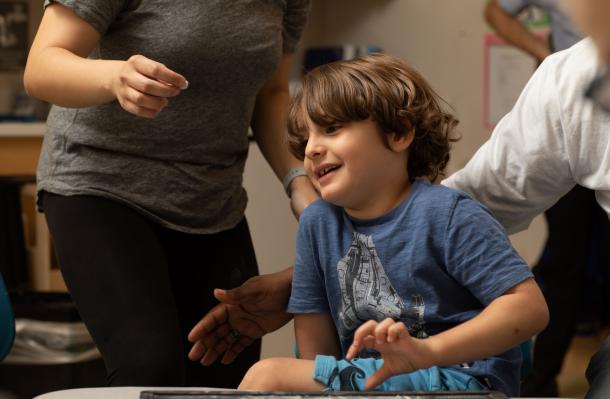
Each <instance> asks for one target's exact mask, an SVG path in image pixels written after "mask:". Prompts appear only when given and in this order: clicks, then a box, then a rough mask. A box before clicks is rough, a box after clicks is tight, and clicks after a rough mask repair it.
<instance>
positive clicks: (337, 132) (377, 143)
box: [304, 120, 408, 218]
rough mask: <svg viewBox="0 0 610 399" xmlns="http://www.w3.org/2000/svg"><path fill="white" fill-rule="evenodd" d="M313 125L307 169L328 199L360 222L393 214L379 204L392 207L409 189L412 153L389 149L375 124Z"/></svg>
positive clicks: (311, 125) (321, 192) (362, 122)
mask: <svg viewBox="0 0 610 399" xmlns="http://www.w3.org/2000/svg"><path fill="white" fill-rule="evenodd" d="M308 125H309V129H308V133H309V136H308V140H307V146H306V148H305V161H304V163H305V170H307V173H308V174H309V176H310V177H311V180H312V181H313V182H314V185H315V186H316V188H317V189H318V190H319V192H320V194H321V196H322V198H323V199H324V200H326V201H328V202H332V203H333V204H335V205H338V206H342V207H343V208H345V210H346V211H347V212H348V213H349V214H350V215H352V216H355V217H360V218H366V217H374V216H379V215H375V214H371V212H370V211H373V210H377V211H383V213H385V212H387V211H389V209H387V210H385V209H384V210H380V209H379V204H380V203H387V202H388V201H389V202H392V199H393V198H392V197H393V196H396V193H397V192H398V191H400V190H401V189H402V188H403V187H404V184H405V182H406V183H407V184H408V176H407V170H406V159H407V158H406V153H405V151H406V148H403V149H402V150H401V151H397V150H396V149H392V148H388V146H387V145H386V144H385V143H384V140H383V138H382V133H381V132H380V129H379V127H378V125H377V124H376V123H375V122H374V121H372V120H365V121H359V122H349V123H344V124H337V125H333V126H330V127H327V128H324V127H321V126H317V125H315V124H313V123H312V122H311V121H309V124H308ZM390 141H391V140H390ZM390 147H393V144H392V143H391V144H390ZM401 148H402V147H401ZM390 209H391V208H390ZM373 213H374V211H373ZM383 213H382V214H383Z"/></svg>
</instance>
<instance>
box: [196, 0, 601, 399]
mask: <svg viewBox="0 0 610 399" xmlns="http://www.w3.org/2000/svg"><path fill="white" fill-rule="evenodd" d="M571 5H572V9H573V15H574V17H575V20H576V21H577V22H580V26H581V28H582V30H583V31H584V32H585V33H587V34H589V35H590V36H591V38H592V39H585V40H583V41H582V42H580V43H578V44H576V45H575V46H574V47H572V48H570V49H568V50H565V51H563V52H560V53H556V54H554V55H551V56H550V57H548V58H547V59H546V60H545V61H544V62H543V63H542V65H541V66H540V67H539V68H538V70H537V71H536V73H535V74H534V75H533V76H532V78H531V80H530V81H529V83H528V84H527V86H526V88H525V89H524V91H523V93H522V94H521V96H520V98H519V100H518V101H517V104H516V106H515V108H514V109H513V110H512V111H511V112H510V113H509V114H508V115H506V116H505V117H504V118H503V119H502V121H501V122H500V123H499V124H498V126H497V127H496V129H495V130H494V132H493V134H492V136H491V138H490V139H489V141H488V142H486V143H485V144H484V145H483V146H482V147H481V148H480V149H479V151H478V152H477V153H476V154H475V156H474V157H473V158H472V160H471V161H470V162H469V163H468V164H467V165H466V167H464V169H462V170H461V171H459V172H457V173H456V174H454V175H452V176H451V177H450V178H449V179H447V180H446V181H445V182H444V183H445V184H447V185H449V186H451V187H455V188H459V189H461V190H464V191H467V192H469V193H470V194H471V195H472V196H474V197H475V198H476V199H478V200H479V201H481V202H482V203H484V204H485V205H487V206H488V207H489V208H490V209H491V210H492V211H493V213H494V214H495V216H496V217H497V218H498V219H499V220H500V222H501V223H503V224H504V226H505V227H506V229H507V230H508V232H509V233H514V232H517V231H520V230H523V229H525V228H527V227H528V225H529V224H530V222H531V220H532V219H533V218H534V217H535V216H536V215H538V214H539V213H541V212H543V211H544V210H545V209H547V208H549V207H550V206H552V205H553V204H554V203H555V202H556V201H557V200H558V199H559V198H561V196H562V195H564V194H565V193H566V192H568V191H569V190H570V189H571V188H572V187H573V186H574V185H576V184H580V185H581V186H584V187H588V188H590V189H592V190H595V192H596V198H597V201H598V203H599V204H600V206H601V207H602V208H603V209H604V210H605V211H606V213H608V214H609V215H610V89H609V86H610V75H609V74H608V71H609V69H610V68H609V66H610V23H608V21H610V1H608V0H571ZM594 43H595V44H596V45H597V51H596V46H594ZM596 77H598V79H596ZM600 77H601V78H600ZM594 80H595V81H596V82H597V84H596V85H595V87H597V88H599V87H602V90H600V91H596V92H595V94H594V95H593V97H594V99H589V98H586V97H585V92H586V91H587V90H589V89H590V88H591V87H592V86H591V83H592V82H593V81H594ZM604 82H605V85H604ZM604 87H605V88H606V90H607V91H604V90H603V88H604ZM604 107H605V108H606V111H605V110H604ZM291 278H292V268H289V269H286V270H285V271H282V272H279V273H275V274H271V275H266V276H258V277H255V278H253V279H250V280H248V281H247V282H246V283H244V284H243V285H242V286H241V287H239V288H236V289H233V290H228V291H227V290H216V291H215V295H216V297H217V298H218V299H219V300H220V301H222V302H223V303H221V304H219V305H218V306H217V307H216V308H214V309H213V310H212V311H210V313H208V314H207V315H206V316H205V317H204V318H203V319H202V320H201V321H200V322H199V323H198V324H197V325H196V326H195V328H193V330H192V331H191V334H190V335H189V339H190V340H191V341H192V342H196V344H195V346H194V348H193V350H192V351H191V358H192V359H199V358H203V359H205V362H206V363H209V362H211V361H213V360H214V359H216V358H217V357H218V356H219V355H221V354H222V353H226V357H225V361H231V360H232V359H234V358H235V356H237V354H239V352H241V351H242V350H243V349H244V346H245V345H247V344H248V343H249V342H251V339H252V338H255V337H257V336H261V335H263V334H264V333H267V332H270V331H273V330H275V329H277V328H279V327H280V326H281V325H283V324H284V323H285V322H286V320H287V319H288V318H289V316H287V315H286V314H285V312H284V309H285V304H286V303H287V301H288V297H289V295H290V281H291ZM237 334H239V335H240V336H241V338H240V339H239V340H237V341H236V342H234V341H233V338H231V337H234V336H236V335H237ZM232 342H234V343H232ZM587 378H588V380H589V383H590V390H589V392H588V394H587V396H586V397H587V398H588V399H590V398H595V399H597V398H604V399H605V398H607V397H608V394H609V393H610V338H609V339H607V340H606V342H604V344H603V345H602V346H601V347H600V349H599V350H598V352H597V353H596V354H595V356H594V357H593V358H592V359H591V362H590V364H589V367H588V369H587Z"/></svg>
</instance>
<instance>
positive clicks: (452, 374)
mask: <svg viewBox="0 0 610 399" xmlns="http://www.w3.org/2000/svg"><path fill="white" fill-rule="evenodd" d="M456 124H457V121H456V119H454V118H453V116H452V115H450V114H448V113H445V112H443V110H442V109H441V107H440V105H439V99H438V97H437V95H436V94H435V93H434V92H433V91H432V89H431V88H430V87H429V85H428V84H427V83H426V81H425V80H424V79H423V78H422V77H421V76H420V75H419V74H418V73H417V72H416V71H414V70H413V69H412V68H411V67H410V66H409V65H407V64H405V63H404V62H402V61H400V60H398V59H396V58H393V57H391V56H388V55H380V54H379V55H371V56H367V57H362V58H358V59H355V60H351V61H341V62H336V63H332V64H327V65H324V66H321V67H319V68H317V69H315V70H313V71H312V72H310V73H309V74H308V75H306V76H305V77H304V79H303V83H302V87H301V89H300V91H299V92H298V93H297V95H296V96H295V98H294V100H293V103H292V105H291V109H290V114H289V141H290V145H291V148H292V150H293V152H294V153H295V154H296V155H298V156H300V157H301V158H304V166H305V169H306V171H307V173H308V175H309V177H310V178H311V180H312V181H313V182H314V184H315V185H316V187H317V189H318V190H319V192H320V195H321V196H322V199H323V200H320V201H317V202H315V203H313V204H312V205H310V206H309V207H308V208H306V209H305V212H304V213H303V214H302V215H301V218H300V224H299V231H298V238H297V256H296V263H295V268H294V277H293V285H292V293H291V298H290V303H289V306H288V311H289V312H291V313H294V315H295V316H294V323H295V333H296V339H297V347H298V350H299V357H300V358H299V359H267V360H263V361H261V362H259V363H257V364H255V365H254V366H253V367H252V368H251V369H250V370H249V371H248V373H247V374H246V376H245V377H244V379H243V381H242V383H241V385H240V389H246V390H267V391H269V390H278V391H315V390H323V389H330V390H363V389H372V388H375V387H378V389H381V390H385V391H399V390H400V391H403V390H417V391H435V390H481V389H495V390H499V391H503V392H505V393H506V394H508V395H509V396H517V395H518V393H519V378H520V377H519V368H520V363H521V353H520V350H519V347H518V345H519V343H520V342H522V341H525V340H527V339H528V338H529V337H531V336H532V335H534V334H536V333H537V332H539V331H541V330H542V329H543V328H544V327H545V325H546V323H547V320H548V311H547V308H546V304H545V302H544V299H543V296H542V294H541V292H540V290H539V289H538V286H537V285H536V284H535V282H534V280H533V279H532V275H531V273H530V271H529V269H528V267H527V265H526V264H525V262H524V261H523V260H522V259H521V258H520V257H519V256H518V255H517V254H516V253H515V251H514V250H513V248H512V246H511V244H510V242H509V240H508V238H507V237H506V234H505V232H504V230H503V229H502V227H501V226H500V225H499V224H498V223H497V222H496V221H495V220H494V219H493V217H492V216H491V215H490V213H489V212H488V211H487V209H486V208H484V207H483V206H482V205H480V204H479V203H477V202H475V201H473V200H472V199H471V198H470V197H468V196H467V195H466V194H464V193H462V192H459V191H455V190H452V189H449V188H447V187H444V186H440V185H432V184H430V181H433V180H435V179H436V178H437V177H438V175H439V174H440V173H441V172H442V170H443V169H444V167H445V166H446V164H447V161H448V160H449V148H450V142H451V141H454V139H452V138H451V135H452V132H453V128H454V127H455V125H456ZM352 341H353V344H352ZM350 344H352V345H351V346H350ZM356 356H359V357H356ZM380 356H381V357H382V358H383V359H380ZM345 358H346V359H345ZM314 359H315V360H314ZM338 359H343V360H338ZM367 377H368V380H367ZM389 377H391V378H389ZM365 381H366V383H365Z"/></svg>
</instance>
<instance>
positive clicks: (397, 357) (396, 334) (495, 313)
mask: <svg viewBox="0 0 610 399" xmlns="http://www.w3.org/2000/svg"><path fill="white" fill-rule="evenodd" d="M548 318H549V315H548V309H547V306H546V302H545V301H544V297H543V296H542V293H541V292H540V289H539V288H538V285H537V284H536V283H535V282H534V280H533V279H528V280H525V281H524V282H522V283H520V284H517V285H516V286H515V287H513V288H511V289H510V290H508V291H507V292H506V293H504V294H503V295H501V296H500V297H498V298H497V299H495V300H494V301H492V302H491V303H490V304H489V305H488V306H487V307H486V308H485V309H484V310H483V311H482V312H481V313H480V314H479V315H478V316H476V317H474V318H472V319H471V320H468V321H466V322H464V323H462V324H460V325H458V326H456V327H454V328H451V329H449V330H447V331H444V332H442V333H440V334H437V335H434V336H431V337H429V338H427V339H417V338H413V337H411V336H410V335H409V333H408V331H407V329H406V327H405V326H404V324H402V323H400V322H395V321H393V320H391V319H386V320H384V321H383V322H381V323H377V322H375V321H369V322H367V323H365V324H363V325H362V326H360V327H359V328H358V330H356V333H355V334H354V342H353V344H352V346H351V347H350V349H349V350H348V353H347V358H348V359H352V358H354V357H355V356H356V355H357V354H358V353H359V352H360V350H362V348H364V347H367V348H372V349H375V350H377V351H379V352H380V353H381V355H382V357H383V358H384V364H383V366H382V367H381V368H380V369H379V370H378V371H377V372H376V373H375V374H373V375H372V376H371V377H370V378H369V379H368V380H367V382H366V388H367V389H372V388H374V387H376V386H377V385H379V384H380V383H382V382H383V381H384V380H386V379H387V378H389V377H391V376H393V375H396V374H402V373H409V372H412V371H415V370H418V369H422V368H429V367H432V366H449V365H453V364H461V363H465V362H469V361H473V360H477V359H483V358H486V357H489V356H493V355H497V354H499V353H502V352H505V351H506V350H508V349H510V348H512V347H515V346H517V345H519V344H520V343H521V342H523V341H525V340H527V339H528V338H530V337H531V336H533V335H535V334H537V333H538V332H540V331H542V329H544V327H545V326H546V324H547V323H548Z"/></svg>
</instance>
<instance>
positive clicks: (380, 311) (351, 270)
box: [337, 232, 427, 342]
mask: <svg viewBox="0 0 610 399" xmlns="http://www.w3.org/2000/svg"><path fill="white" fill-rule="evenodd" d="M352 234H353V238H352V243H351V244H350V247H349V250H348V251H347V254H346V255H345V256H344V257H343V258H342V259H341V260H340V261H339V263H338V264H337V275H338V277H339V284H340V286H341V302H342V303H341V305H342V309H341V313H340V314H339V318H340V320H341V322H340V326H339V334H340V337H341V341H344V342H345V341H351V338H352V335H353V332H354V330H355V329H356V328H358V327H359V326H360V325H361V324H362V323H364V322H365V321H368V320H371V319H372V320H376V321H382V320H383V319H385V318H387V317H391V318H392V319H394V320H400V321H402V322H403V323H405V325H406V326H407V328H408V329H409V333H410V334H411V336H413V337H417V338H425V337H427V334H426V332H425V330H424V309H425V304H424V300H423V298H422V297H421V295H419V294H413V295H412V303H411V304H410V306H407V305H405V303H404V301H403V299H402V298H401V297H400V295H398V293H397V292H396V289H395V288H394V287H393V286H392V283H391V282H390V280H389V279H388V276H387V275H386V273H385V270H384V269H383V265H382V264H381V260H380V259H379V256H378V255H377V248H376V247H375V243H374V242H373V237H372V236H367V235H364V234H360V233H357V232H353V233H352Z"/></svg>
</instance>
